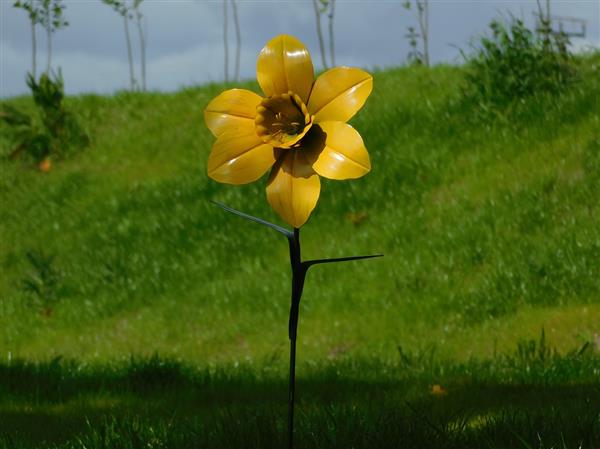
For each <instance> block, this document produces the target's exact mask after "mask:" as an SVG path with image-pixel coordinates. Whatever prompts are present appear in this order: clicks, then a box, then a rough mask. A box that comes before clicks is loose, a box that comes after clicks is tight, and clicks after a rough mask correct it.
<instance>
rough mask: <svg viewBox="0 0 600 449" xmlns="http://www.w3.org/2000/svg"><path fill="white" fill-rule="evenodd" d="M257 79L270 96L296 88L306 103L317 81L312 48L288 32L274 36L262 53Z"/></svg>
mask: <svg viewBox="0 0 600 449" xmlns="http://www.w3.org/2000/svg"><path fill="white" fill-rule="evenodd" d="M256 79H257V80H258V84H260V87H261V89H262V90H263V92H264V93H265V96H267V97H270V96H271V95H277V94H284V93H287V92H289V91H292V92H294V93H295V94H297V95H298V96H299V97H300V98H301V99H302V101H303V102H304V103H306V102H307V100H308V95H309V94H310V89H311V88H312V84H313V80H314V69H313V64H312V60H311V58H310V54H309V53H308V50H307V49H306V47H305V46H304V44H303V43H302V42H300V41H299V40H298V39H296V38H295V37H293V36H288V35H287V34H282V35H280V36H277V37H275V38H273V39H271V40H270V41H269V42H267V45H265V47H264V48H263V49H262V51H261V52H260V54H259V55H258V61H257V62H256Z"/></svg>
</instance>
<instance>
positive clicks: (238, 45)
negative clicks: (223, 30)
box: [231, 0, 242, 81]
mask: <svg viewBox="0 0 600 449" xmlns="http://www.w3.org/2000/svg"><path fill="white" fill-rule="evenodd" d="M231 9H232V10H233V23H234V25H235V80H236V81H239V80H240V54H241V51H242V36H241V34H240V21H239V19H238V13H237V4H236V3H235V0H231Z"/></svg>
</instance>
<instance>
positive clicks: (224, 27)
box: [223, 0, 229, 83]
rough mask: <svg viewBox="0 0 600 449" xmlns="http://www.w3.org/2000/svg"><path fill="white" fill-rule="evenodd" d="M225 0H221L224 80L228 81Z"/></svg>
mask: <svg viewBox="0 0 600 449" xmlns="http://www.w3.org/2000/svg"><path fill="white" fill-rule="evenodd" d="M227 16H228V14H227V0H223V49H224V51H225V60H224V63H225V68H224V71H225V82H226V83H228V82H229V43H228V40H227V28H228V27H227Z"/></svg>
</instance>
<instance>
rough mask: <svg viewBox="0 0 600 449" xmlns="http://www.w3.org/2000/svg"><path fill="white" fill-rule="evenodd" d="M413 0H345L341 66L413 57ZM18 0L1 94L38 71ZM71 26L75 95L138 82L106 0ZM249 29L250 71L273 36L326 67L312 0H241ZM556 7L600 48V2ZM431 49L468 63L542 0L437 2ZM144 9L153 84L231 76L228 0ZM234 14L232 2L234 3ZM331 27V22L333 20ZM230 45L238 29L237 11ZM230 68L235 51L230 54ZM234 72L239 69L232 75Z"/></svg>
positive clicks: (3, 31)
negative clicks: (408, 1) (491, 35)
mask: <svg viewBox="0 0 600 449" xmlns="http://www.w3.org/2000/svg"><path fill="white" fill-rule="evenodd" d="M403 1H404V0H337V1H336V14H335V22H334V35H335V53H336V65H349V66H361V67H366V68H384V67H390V66H398V65H401V64H405V63H406V57H407V54H408V52H409V47H408V43H407V39H406V37H405V35H406V32H407V27H409V26H417V20H416V16H415V11H414V10H411V11H407V10H405V9H404V8H403V7H402V3H403ZM13 3H14V0H0V97H3V98H6V97H10V96H14V95H19V94H23V93H27V86H26V84H25V75H26V73H27V72H28V71H31V56H32V55H31V28H30V25H29V21H28V18H27V15H26V13H25V12H24V11H23V10H20V9H16V8H13V6H12V5H13ZM64 4H65V5H66V11H65V16H66V19H67V20H68V21H69V25H68V27H67V28H66V29H61V30H58V31H57V32H56V33H55V34H54V35H53V38H52V46H53V51H52V67H53V69H55V70H56V69H57V68H59V67H60V69H61V70H62V74H63V77H64V80H65V90H66V91H67V93H70V94H78V93H113V92H115V91H118V90H123V89H127V88H128V86H129V68H128V67H129V66H128V62H127V49H126V45H125V33H124V27H123V20H122V18H121V17H120V16H119V15H118V14H117V13H116V12H114V11H113V10H112V9H111V8H110V7H109V6H106V5H105V4H103V3H102V2H101V1H100V0H64ZM237 5H238V14H239V22H240V28H241V39H242V48H241V64H240V72H241V73H240V74H241V77H242V78H243V79H247V78H254V76H255V65H256V57H257V55H258V53H259V52H260V50H261V48H262V47H263V46H264V44H265V43H266V42H267V41H268V40H269V39H271V38H272V37H274V36H276V35H278V34H282V33H286V34H292V35H294V36H296V37H297V38H299V39H300V40H301V41H302V42H304V43H305V45H306V46H307V47H308V49H309V50H310V52H311V54H312V57H313V63H314V65H315V66H316V68H317V69H320V68H321V63H320V53H319V45H318V38H317V33H316V25H315V15H314V10H313V4H312V0H237ZM551 5H552V6H551V9H552V14H553V15H557V16H568V17H576V18H581V19H585V20H586V21H587V36H586V38H585V39H574V40H573V47H574V49H575V50H576V51H580V50H581V49H583V48H587V47H589V46H593V47H595V48H600V0H562V1H558V0H552V3H551ZM429 9H430V33H429V34H430V55H431V61H432V63H433V64H439V63H450V64H456V63H460V62H461V61H462V58H461V53H460V49H463V50H468V48H469V43H470V42H474V40H475V39H477V37H478V36H482V35H483V34H485V33H486V30H487V29H488V24H489V22H490V21H491V20H492V19H494V18H498V17H508V16H509V15H510V14H512V15H515V16H517V17H519V18H523V19H524V20H525V22H526V23H527V24H528V25H533V23H534V17H533V12H534V11H536V10H537V6H536V1H535V0H505V1H496V0H430V6H429ZM141 11H142V13H143V15H144V19H143V20H144V27H145V29H146V35H147V56H146V59H147V69H146V70H147V84H148V89H150V90H155V91H173V90H177V89H180V88H182V87H187V86H193V85H198V84H203V83H207V82H211V81H221V80H223V78H224V45H223V18H224V15H223V0H214V1H213V0H145V1H144V2H143V3H142V6H141ZM229 13H230V14H231V7H229ZM323 25H324V29H325V31H326V29H327V20H326V19H324V23H323ZM229 31H230V33H229V53H230V57H231V56H233V54H234V53H235V34H234V28H233V23H232V18H231V16H230V18H229ZM131 33H132V39H133V50H134V58H135V64H136V67H135V70H136V77H137V78H138V79H139V78H140V69H139V43H138V40H137V33H136V28H135V26H134V24H133V23H132V24H131ZM37 36H38V52H37V61H38V62H37V65H38V74H39V71H40V70H43V69H44V68H45V67H46V64H47V53H46V39H45V33H44V32H43V30H42V29H38V31H37ZM229 66H230V69H231V68H232V67H233V59H230V63H229ZM231 76H232V75H230V77H231Z"/></svg>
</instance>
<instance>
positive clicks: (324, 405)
mask: <svg viewBox="0 0 600 449" xmlns="http://www.w3.org/2000/svg"><path fill="white" fill-rule="evenodd" d="M284 373H285V369H284V367H267V368H256V367H252V366H242V367H239V366H238V367H233V366H231V367H223V368H218V369H216V368H202V369H199V368H194V367H192V366H190V365H185V364H181V363H179V362H176V361H172V360H166V359H160V358H158V357H153V358H150V359H132V360H130V361H129V362H123V363H118V364H105V365H84V364H81V363H77V362H75V361H64V360H61V359H55V360H53V361H49V362H37V363H33V362H27V361H22V360H19V361H13V362H11V363H10V364H2V365H0V448H2V449H3V448H34V447H40V448H42V447H44V448H45V447H56V448H65V449H66V448H89V449H95V448H120V447H124V448H188V447H189V448H192V447H193V448H197V447H206V448H220V447H223V448H246V447H247V448H281V447H284V446H285V422H286V421H285V417H286V409H285V407H286V399H287V383H286V382H287V380H286V378H285V374H284ZM599 376H600V359H598V358H597V357H562V358H559V357H554V358H551V359H547V360H537V359H536V360H526V359H516V358H499V359H495V360H493V361H487V362H477V361H471V362H467V363H464V364H452V363H433V362H424V363H423V364H419V365H418V366H417V364H414V363H402V364H383V363H381V362H376V361H356V360H346V361H337V362H329V363H325V364H322V365H320V366H309V365H305V366H303V367H301V369H300V370H299V384H298V397H299V404H298V423H297V425H298V427H297V447H298V448H349V447H354V448H383V447H402V448H413V447H414V448H445V447H448V448H454V447H456V448H463V447H464V448H509V447H511V448H512V447H516V448H536V449H537V448H542V447H544V448H550V447H554V448H561V449H564V448H580V447H581V448H597V447H600V383H599V382H598V377H599Z"/></svg>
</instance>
